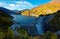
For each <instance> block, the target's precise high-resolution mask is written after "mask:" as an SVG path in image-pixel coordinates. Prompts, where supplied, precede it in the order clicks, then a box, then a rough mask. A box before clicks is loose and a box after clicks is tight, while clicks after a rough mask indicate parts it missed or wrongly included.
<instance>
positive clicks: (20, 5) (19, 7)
mask: <svg viewBox="0 0 60 39" xmlns="http://www.w3.org/2000/svg"><path fill="white" fill-rule="evenodd" d="M0 7H5V8H8V9H10V10H15V9H16V10H23V9H31V8H33V7H35V5H33V4H32V3H30V2H27V1H16V2H15V3H9V4H7V3H5V2H0Z"/></svg>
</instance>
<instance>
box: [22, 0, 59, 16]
mask: <svg viewBox="0 0 60 39" xmlns="http://www.w3.org/2000/svg"><path fill="white" fill-rule="evenodd" d="M57 10H60V3H59V2H57V1H56V2H55V1H52V2H49V3H47V4H43V5H40V6H38V7H36V8H33V9H31V10H27V11H24V12H22V15H25V16H35V17H38V16H39V15H41V14H42V15H46V14H52V13H53V12H56V11H57Z"/></svg>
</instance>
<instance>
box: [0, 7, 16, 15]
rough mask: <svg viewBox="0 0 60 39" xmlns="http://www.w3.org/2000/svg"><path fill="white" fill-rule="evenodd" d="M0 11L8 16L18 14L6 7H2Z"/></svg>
mask: <svg viewBox="0 0 60 39" xmlns="http://www.w3.org/2000/svg"><path fill="white" fill-rule="evenodd" d="M0 10H1V11H4V12H5V13H7V14H16V12H14V11H12V10H9V9H6V8H4V7H0Z"/></svg>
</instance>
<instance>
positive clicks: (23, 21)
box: [12, 15, 43, 34]
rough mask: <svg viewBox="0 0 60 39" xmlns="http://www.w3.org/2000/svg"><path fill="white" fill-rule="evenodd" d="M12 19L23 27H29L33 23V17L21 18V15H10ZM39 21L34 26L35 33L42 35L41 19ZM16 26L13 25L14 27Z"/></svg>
mask: <svg viewBox="0 0 60 39" xmlns="http://www.w3.org/2000/svg"><path fill="white" fill-rule="evenodd" d="M12 16H13V17H14V18H13V20H15V21H16V22H18V23H20V24H21V25H23V26H31V25H32V23H33V22H34V21H35V19H36V18H35V17H27V16H22V15H12ZM39 20H40V21H37V24H35V26H36V29H37V31H38V32H39V33H40V34H42V33H43V28H42V25H41V20H42V19H41V18H40V19H39ZM15 26H16V25H15V24H14V27H15Z"/></svg>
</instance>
